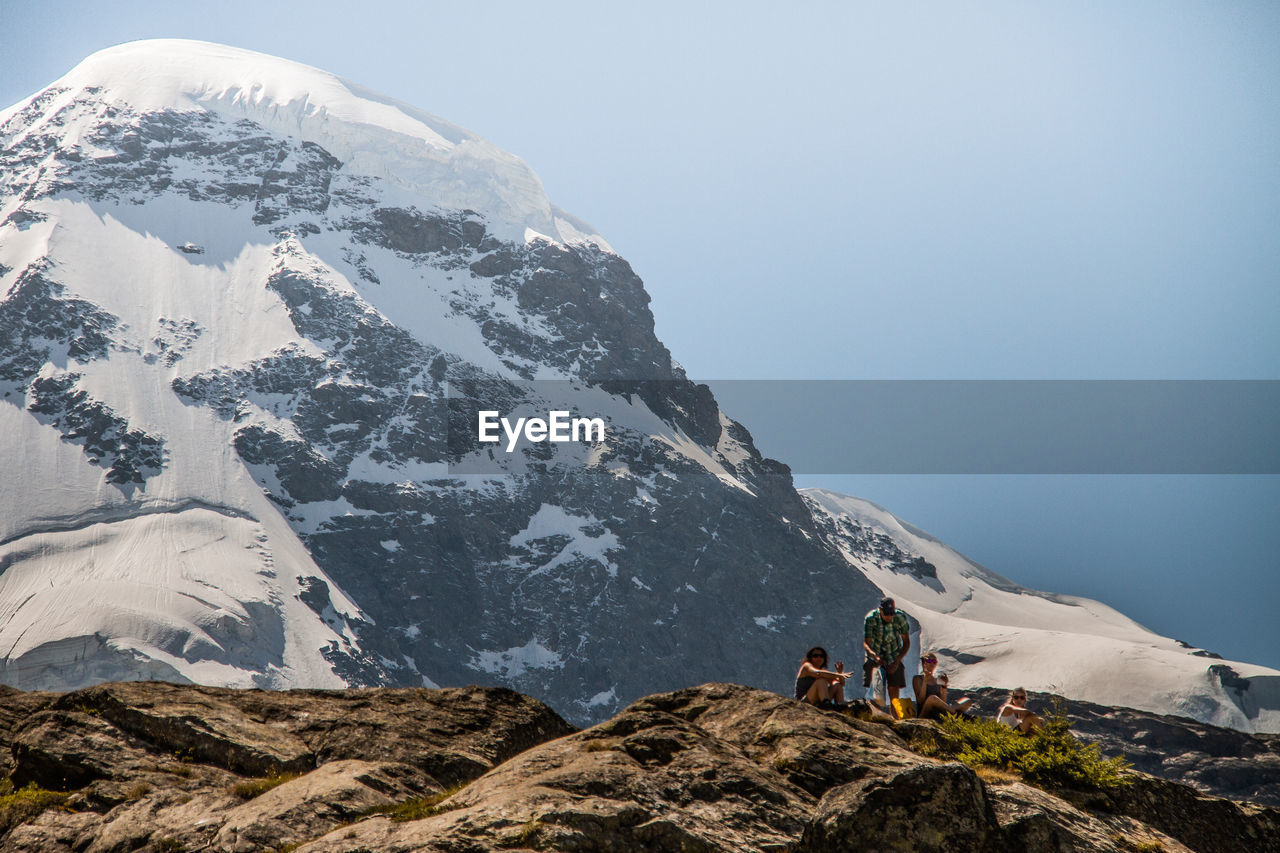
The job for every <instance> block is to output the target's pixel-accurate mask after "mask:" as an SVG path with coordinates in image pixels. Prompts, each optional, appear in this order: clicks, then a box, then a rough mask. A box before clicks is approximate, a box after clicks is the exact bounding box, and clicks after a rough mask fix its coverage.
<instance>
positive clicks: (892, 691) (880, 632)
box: [862, 596, 911, 708]
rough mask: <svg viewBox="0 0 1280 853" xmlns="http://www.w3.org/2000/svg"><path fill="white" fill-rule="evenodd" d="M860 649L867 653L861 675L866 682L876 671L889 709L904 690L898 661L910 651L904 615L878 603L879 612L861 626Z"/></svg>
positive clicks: (885, 603)
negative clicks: (879, 671) (877, 669)
mask: <svg viewBox="0 0 1280 853" xmlns="http://www.w3.org/2000/svg"><path fill="white" fill-rule="evenodd" d="M862 648H863V650H864V651H866V653H867V658H866V664H865V665H864V666H863V672H864V674H865V675H866V678H867V679H869V678H870V675H871V671H872V669H874V668H875V667H877V666H878V667H880V669H881V671H882V672H883V673H884V683H885V687H886V689H887V690H888V691H889V707H890V708H892V707H893V700H894V699H897V698H898V691H900V690H901V689H902V688H904V687H906V686H907V674H906V669H905V667H903V665H902V659H903V658H904V657H906V656H907V650H908V649H910V648H911V625H910V623H909V622H907V614H905V613H903V612H902V611H901V610H899V609H898V608H897V607H896V606H895V605H894V603H893V599H892V598H889V597H888V596H885V597H884V598H882V599H880V608H879V609H878V610H872V611H871V612H870V613H868V614H867V618H866V619H864V620H863V622H862Z"/></svg>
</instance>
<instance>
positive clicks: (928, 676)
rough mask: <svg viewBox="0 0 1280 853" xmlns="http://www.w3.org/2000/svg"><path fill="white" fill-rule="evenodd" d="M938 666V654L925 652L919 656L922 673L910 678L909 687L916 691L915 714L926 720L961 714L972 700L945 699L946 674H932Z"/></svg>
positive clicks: (947, 681)
mask: <svg viewBox="0 0 1280 853" xmlns="http://www.w3.org/2000/svg"><path fill="white" fill-rule="evenodd" d="M937 667H938V656H937V655H935V654H934V653H933V652H925V653H924V654H923V655H921V656H920V669H921V670H923V674H921V675H917V676H915V677H914V678H912V679H911V689H912V690H914V691H915V693H916V716H917V717H920V718H921V719H926V720H936V719H937V718H938V717H941V716H942V715H943V714H963V713H964V712H965V711H966V710H967V709H968V707H969V705H970V703H971V702H972V701H973V700H971V699H961V700H960V701H958V702H955V703H952V702H949V701H948V700H947V685H948V683H949V681H950V680H949V679H948V678H947V676H946V674H945V673H944V674H942V675H938V676H935V675H934V670H935V669H937Z"/></svg>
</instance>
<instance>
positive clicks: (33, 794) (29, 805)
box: [0, 779, 70, 832]
mask: <svg viewBox="0 0 1280 853" xmlns="http://www.w3.org/2000/svg"><path fill="white" fill-rule="evenodd" d="M5 789H7V790H5ZM0 790H2V791H3V793H0V832H4V831H5V830H8V829H9V828H10V827H14V826H17V825H18V824H20V823H26V822H27V821H29V820H31V819H33V818H34V817H36V816H37V815H39V814H40V813H41V812H43V811H45V810H46V809H51V808H54V807H56V806H60V805H62V804H63V803H65V802H66V801H67V797H68V796H70V795H69V794H66V793H63V792H62V791H47V790H45V789H44V788H37V787H36V785H35V783H34V782H32V783H31V784H30V785H27V786H26V787H25V788H22V789H20V790H17V791H15V790H13V783H12V782H10V781H9V780H8V779H5V780H4V783H3V787H2V788H0Z"/></svg>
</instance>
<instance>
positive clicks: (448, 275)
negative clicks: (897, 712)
mask: <svg viewBox="0 0 1280 853" xmlns="http://www.w3.org/2000/svg"><path fill="white" fill-rule="evenodd" d="M0 143H2V145H3V155H2V160H0V162H2V165H0V181H2V183H0V223H3V225H0V273H2V274H3V278H0V295H2V298H3V302H2V303H0V382H3V383H4V387H3V388H2V389H0V400H2V401H3V402H2V403H0V422H2V424H0V430H3V434H4V435H5V436H6V440H5V442H4V448H3V452H4V463H5V466H6V470H7V471H8V472H9V476H8V477H6V478H5V480H4V482H3V483H2V484H0V505H2V506H3V507H4V513H3V515H2V517H0V526H2V529H0V542H3V544H2V545H0V566H3V569H4V571H3V574H2V575H0V647H3V649H4V662H3V665H2V668H0V677H3V680H4V681H6V682H8V683H10V684H14V685H17V686H22V687H57V688H65V687H74V686H78V685H82V684H86V683H89V682H93V681H98V680H103V679H110V678H165V679H170V680H179V681H181V680H192V681H199V682H207V683H217V684H233V685H264V686H273V687H274V686H284V685H337V684H344V683H347V684H409V685H423V684H425V685H433V684H442V685H445V684H466V683H476V682H480V683H485V682H488V683H503V684H508V685H511V686H514V687H518V688H519V689H522V690H524V691H526V692H529V693H533V694H535V695H538V696H540V697H543V698H545V699H547V700H549V701H552V702H554V703H555V705H556V707H558V708H561V709H562V710H564V711H565V712H566V713H568V714H570V715H573V716H575V717H577V718H578V719H593V718H598V717H601V716H604V715H607V714H608V713H611V712H612V711H614V710H615V709H616V708H617V706H618V705H619V703H622V702H625V701H626V700H628V699H630V698H633V697H635V696H639V695H643V694H646V693H651V692H654V691H656V690H661V689H669V688H671V687H675V686H679V685H683V684H688V683H694V682H698V681H707V680H712V679H719V680H737V681H743V682H749V683H759V682H774V681H777V682H782V683H785V681H786V680H787V678H789V677H790V674H791V672H792V671H793V670H794V666H795V659H796V658H797V656H798V655H799V654H800V653H801V652H802V651H803V650H800V651H797V649H796V648H793V646H794V645H796V644H797V643H798V644H801V645H803V644H806V643H808V642H809V639H808V638H809V636H810V635H812V636H814V637H832V636H834V635H835V634H836V632H837V631H839V630H841V629H843V628H844V627H845V626H846V623H847V621H848V613H849V612H850V611H851V610H854V611H856V610H857V609H858V608H863V609H865V608H866V607H869V606H871V604H872V603H873V601H874V599H875V597H876V595H877V594H878V591H877V590H876V589H875V587H874V586H873V585H872V584H870V583H868V582H866V581H862V580H858V581H857V582H853V583H851V582H850V581H849V580H848V578H847V577H846V575H847V569H846V568H845V567H843V566H842V565H839V564H838V563H837V561H835V560H833V559H832V558H831V551H830V549H829V547H828V546H827V545H825V544H824V543H822V542H821V540H820V538H819V537H818V535H817V530H816V528H814V527H813V523H812V521H811V520H810V519H809V514H808V511H807V510H806V509H805V506H804V504H803V502H802V501H801V500H800V498H799V496H798V495H797V494H796V493H795V491H794V490H793V488H792V486H791V480H790V475H789V472H788V471H787V470H786V468H785V467H784V466H781V465H779V464H777V463H775V462H771V461H768V460H764V459H762V458H761V457H760V455H759V453H758V452H757V451H756V450H755V448H754V447H753V445H752V443H751V437H750V435H749V434H748V433H747V431H746V430H745V429H743V428H742V427H741V426H739V425H738V424H736V423H734V422H733V421H731V420H729V419H728V418H727V417H725V416H724V415H723V414H722V413H721V412H720V411H719V409H718V407H717V406H716V404H715V400H714V399H713V398H712V396H711V394H710V392H709V391H707V389H706V388H705V386H697V385H694V384H693V383H691V382H689V381H688V380H687V379H686V378H685V376H684V373H683V371H682V370H681V369H680V368H679V366H678V365H677V364H675V363H674V362H673V361H672V359H671V356H670V354H669V353H668V351H667V350H666V348H665V347H664V346H663V345H662V344H661V343H660V342H659V341H658V340H657V339H656V338H655V337H654V334H653V317H652V315H651V313H650V312H649V309H648V296H647V295H646V294H645V292H644V289H643V286H642V284H641V282H640V280H639V279H638V278H637V277H636V275H635V274H634V273H633V272H632V270H631V268H630V267H629V266H628V265H627V263H626V262H625V261H624V260H623V259H622V258H620V257H618V256H617V255H616V254H615V253H614V252H613V251H612V250H611V249H610V247H609V245H608V243H607V242H605V241H604V239H603V238H601V237H600V236H599V235H597V234H595V233H594V229H592V228H591V227H590V226H588V225H586V224H585V223H583V222H581V221H579V220H576V219H574V218H573V217H571V216H569V215H568V214H566V213H564V212H563V211H560V210H559V209H557V208H556V207H554V206H553V205H552V204H551V203H550V202H549V201H548V199H547V197H546V194H545V192H544V191H543V189H542V186H541V184H540V183H539V181H538V179H537V177H536V175H534V173H533V172H532V171H531V170H530V169H529V168H528V167H527V166H526V165H525V164H524V163H522V162H521V161H519V160H518V159H516V158H515V157H512V156H511V155H509V154H506V153H505V152H502V151H500V150H498V149H497V148H495V147H494V146H493V145H491V144H489V143H487V142H485V141H484V140H481V139H479V138H477V137H475V136H474V135H472V134H470V133H468V132H466V131H464V130H461V129H460V128H457V127H454V126H453V125H450V124H449V123H447V122H445V121H443V120H440V119H438V118H435V117H433V116H430V115H427V114H425V113H423V112H420V111H418V110H415V109H413V108H411V107H407V106H405V105H402V104H398V103H395V102H392V101H389V100H387V99H385V98H382V97H381V96H378V95H376V94H374V93H371V92H368V91H367V90H364V89H362V88H360V87H358V86H355V85H353V84H351V83H348V82H346V81H343V80H340V79H338V78H336V77H334V76H332V75H329V74H326V73H324V72H321V71H318V70H316V69H313V68H309V67H305V66H301V65H298V64H295V63H292V62H286V61H283V60H279V59H274V58H271V57H267V56H262V55H259V54H254V53H249V52H246V51H241V50H236V49H232V48H227V47H221V46H217V45H211V44H205V43H199V42H187V41H150V42H138V43H132V44H127V45H123V46H120V47H116V48H112V49H109V50H106V51H103V52H101V53H98V54H95V55H94V56H92V57H90V58H89V59H87V60H86V61H85V62H84V63H82V64H81V65H80V66H78V67H77V68H76V69H74V70H73V71H72V72H71V73H69V74H68V75H67V76H66V77H64V78H62V79H61V80H59V81H57V82H55V83H54V84H52V85H51V86H50V87H49V88H47V89H46V90H44V91H43V92H40V93H39V94H37V95H35V96H34V97H32V98H31V99H29V100H27V101H25V102H23V103H20V104H18V105H16V106H14V107H12V108H10V109H8V110H6V111H5V112H4V113H3V114H0ZM525 380H558V383H547V384H538V383H532V384H530V383H529V382H526V381H525ZM605 387H607V388H608V389H609V390H608V391H605V390H604V388H605ZM447 389H448V391H447ZM548 389H551V390H550V391H549V390H548ZM557 389H558V390H557ZM459 390H461V394H462V397H463V399H464V402H465V400H466V399H467V397H468V395H469V394H472V393H479V392H485V393H497V394H498V396H499V397H502V398H503V399H505V400H506V401H507V402H508V403H510V405H511V406H512V407H513V408H518V407H520V406H527V405H533V404H535V403H541V402H546V401H545V400H542V399H539V398H540V397H546V396H547V395H548V394H551V396H556V394H560V395H561V398H562V397H563V396H564V395H569V396H572V397H573V398H574V400H573V405H574V408H575V409H577V408H579V407H581V406H586V407H588V408H590V409H591V410H592V412H604V413H605V414H606V415H607V417H608V418H609V421H610V431H609V434H608V438H607V440H605V441H597V442H595V443H593V444H592V445H591V446H589V447H586V446H579V451H578V455H577V457H574V455H573V452H569V453H568V458H567V462H565V463H564V464H558V465H548V464H547V460H546V459H545V458H544V457H543V456H541V455H539V453H538V452H537V448H536V447H535V448H534V449H532V450H530V449H528V448H526V449H525V450H524V452H523V453H517V454H515V457H514V458H515V459H516V462H515V463H514V464H511V465H508V466H507V467H506V468H505V469H504V471H506V472H508V473H506V474H505V475H503V476H482V475H468V476H461V475H456V474H451V473H450V472H451V470H455V469H456V470H463V469H466V464H465V463H466V462H467V461H468V459H469V458H470V459H471V460H472V461H479V462H481V463H483V462H484V459H483V456H484V454H483V453H480V452H478V451H477V450H476V449H475V448H474V447H472V448H468V447H460V446H458V444H457V442H455V441H454V440H453V437H452V436H450V435H449V430H448V429H447V423H448V419H449V414H450V411H451V407H452V405H453V399H450V400H446V393H449V394H450V395H451V398H452V397H455V396H456V395H457V394H458V393H459ZM553 392H554V393H553ZM552 402H556V401H552ZM560 402H563V399H560ZM463 411H464V413H465V412H466V405H465V404H464V406H463ZM544 411H545V409H544ZM793 632H799V633H800V634H803V635H804V639H790V642H780V641H782V640H784V639H788V638H792V636H793Z"/></svg>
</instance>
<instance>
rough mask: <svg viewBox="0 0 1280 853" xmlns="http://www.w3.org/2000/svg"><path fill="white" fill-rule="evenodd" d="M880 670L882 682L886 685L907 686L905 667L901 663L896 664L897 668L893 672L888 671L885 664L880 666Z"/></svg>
mask: <svg viewBox="0 0 1280 853" xmlns="http://www.w3.org/2000/svg"><path fill="white" fill-rule="evenodd" d="M880 671H881V672H882V673H884V683H885V685H886V686H888V687H898V688H902V687H906V686H907V668H906V667H905V666H903V665H902V664H898V668H897V669H895V670H894V671H893V672H889V668H888V667H887V666H882V667H880Z"/></svg>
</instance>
